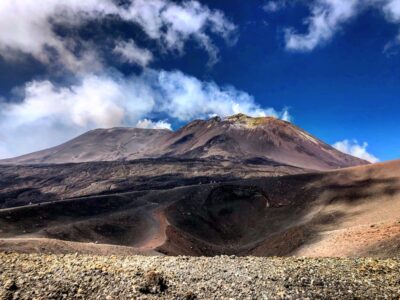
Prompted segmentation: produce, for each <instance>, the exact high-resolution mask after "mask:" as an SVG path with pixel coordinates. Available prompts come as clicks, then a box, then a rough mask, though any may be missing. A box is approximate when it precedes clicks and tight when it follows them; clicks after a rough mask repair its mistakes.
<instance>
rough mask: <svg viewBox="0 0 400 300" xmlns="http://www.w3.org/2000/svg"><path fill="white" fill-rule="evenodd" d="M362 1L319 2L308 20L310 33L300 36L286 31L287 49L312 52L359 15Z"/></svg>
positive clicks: (312, 9)
mask: <svg viewBox="0 0 400 300" xmlns="http://www.w3.org/2000/svg"><path fill="white" fill-rule="evenodd" d="M359 2H360V0H317V1H315V3H314V4H313V5H312V7H311V16H310V17H309V18H308V19H307V21H306V23H307V24H308V32H307V33H305V34H298V33H296V32H295V31H294V30H293V29H288V30H287V31H286V36H285V39H286V48H287V49H289V50H296V51H311V50H313V49H314V48H315V47H317V46H318V45H320V44H322V43H325V42H327V41H329V40H330V39H331V38H332V36H333V35H334V34H335V33H336V32H337V31H338V30H339V29H340V27H341V26H342V24H343V23H345V22H346V21H348V20H349V19H350V18H351V17H353V16H354V15H355V14H356V13H358V11H359V8H358V4H359Z"/></svg>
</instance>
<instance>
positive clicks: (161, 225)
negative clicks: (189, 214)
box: [136, 207, 170, 251]
mask: <svg viewBox="0 0 400 300" xmlns="http://www.w3.org/2000/svg"><path fill="white" fill-rule="evenodd" d="M152 217H153V218H154V219H155V221H156V222H157V224H156V227H154V228H153V230H152V231H153V232H154V231H155V233H154V234H153V233H152V234H150V235H149V237H148V238H147V239H145V240H144V241H143V242H142V243H140V244H139V245H137V246H136V248H137V249H139V250H141V251H149V250H153V249H156V248H157V247H159V246H161V245H163V244H164V243H165V241H166V240H167V235H166V229H167V227H168V226H169V225H170V224H169V222H168V220H167V218H166V216H165V214H164V211H163V208H162V207H161V208H158V209H156V210H154V212H153V214H152Z"/></svg>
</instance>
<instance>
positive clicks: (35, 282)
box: [0, 253, 400, 300]
mask: <svg viewBox="0 0 400 300" xmlns="http://www.w3.org/2000/svg"><path fill="white" fill-rule="evenodd" d="M399 283H400V258H394V259H371V258H294V257H287V258H279V257H252V256H247V257H232V256H218V257H183V256H179V257H172V256H170V257H168V256H153V257H150V256H96V255H81V254H67V255H55V254H16V253H0V299H89V300H90V299H109V300H113V299H121V300H124V299H149V300H152V299H179V300H194V299H199V300H200V299H239V300H240V299H399V297H400V284H399Z"/></svg>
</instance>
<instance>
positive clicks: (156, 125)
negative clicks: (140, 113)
mask: <svg viewBox="0 0 400 300" xmlns="http://www.w3.org/2000/svg"><path fill="white" fill-rule="evenodd" d="M135 127H137V128H145V129H168V130H172V125H171V123H168V122H167V121H163V120H160V121H152V120H149V119H143V120H140V121H138V122H137V124H136V126H135Z"/></svg>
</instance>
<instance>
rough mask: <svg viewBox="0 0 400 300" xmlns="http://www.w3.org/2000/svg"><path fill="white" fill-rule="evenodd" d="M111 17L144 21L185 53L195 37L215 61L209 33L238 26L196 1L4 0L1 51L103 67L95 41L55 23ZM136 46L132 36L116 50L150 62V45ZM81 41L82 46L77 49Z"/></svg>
mask: <svg viewBox="0 0 400 300" xmlns="http://www.w3.org/2000/svg"><path fill="white" fill-rule="evenodd" d="M110 16H113V17H114V18H119V19H121V20H124V21H126V22H130V23H134V24H137V25H139V26H140V27H141V28H142V29H143V31H144V32H145V33H146V34H147V35H148V37H149V38H150V39H153V40H156V41H158V42H159V43H160V45H161V46H162V47H163V48H164V49H167V50H178V51H179V52H183V48H184V44H185V42H186V41H187V40H189V39H194V40H195V41H197V42H198V43H199V44H200V45H201V46H203V47H204V49H206V50H207V51H208V52H209V53H210V59H211V60H213V61H215V60H216V55H217V52H218V51H217V48H216V47H215V46H214V44H213V43H212V42H211V37H210V35H209V33H210V32H212V33H214V34H216V35H219V36H222V37H224V38H226V39H228V37H229V36H230V35H231V34H232V33H233V32H234V31H235V28H236V27H235V25H234V24H232V23H231V22H230V21H228V20H227V19H226V17H225V16H224V14H223V13H221V12H220V11H218V10H210V9H209V8H208V7H206V6H203V5H201V4H200V3H199V2H197V1H185V2H182V3H175V2H173V1H170V0H130V1H129V3H128V5H125V6H117V5H116V4H115V3H114V1H112V0H84V1H78V0H65V1H59V0H42V1H40V3H38V2H37V1H33V0H2V1H0V28H2V30H1V31H0V55H1V56H3V57H4V58H6V59H8V60H15V59H20V58H21V54H27V55H32V56H33V57H34V58H36V59H38V60H40V61H41V62H43V63H45V64H50V63H51V62H53V61H57V62H59V63H62V64H63V65H64V66H65V67H67V68H68V69H71V70H75V71H80V70H85V69H87V68H89V69H90V70H93V68H94V66H96V67H98V68H99V67H101V66H100V63H98V61H99V60H100V59H99V57H98V56H99V54H98V53H97V51H96V45H95V44H93V43H89V42H86V41H83V40H81V39H79V37H78V36H77V35H71V34H69V35H67V36H64V37H63V36H60V35H58V34H57V33H56V31H55V29H54V25H55V24H58V25H68V26H69V27H74V26H75V27H79V26H83V25H84V24H85V22H86V21H88V20H101V19H104V18H105V17H110ZM73 32H75V31H73ZM129 45H130V46H129ZM133 45H134V44H133V42H132V41H131V42H129V44H125V46H126V47H125V48H120V47H118V46H121V42H119V44H117V49H119V50H120V51H119V52H120V53H123V54H126V55H127V56H128V59H129V60H130V61H134V62H136V63H139V64H144V63H146V62H149V61H150V55H149V53H148V52H147V51H148V50H147V51H146V50H144V49H139V48H137V47H134V46H133ZM78 46H79V47H83V49H81V50H80V51H78V50H77V49H78V48H79V47H78ZM127 47H128V48H127ZM123 49H125V50H123ZM117 51H118V50H117ZM135 51H136V52H137V53H135V54H134V52H135ZM77 52H80V53H77ZM143 55H144V58H143ZM96 62H97V64H96Z"/></svg>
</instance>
